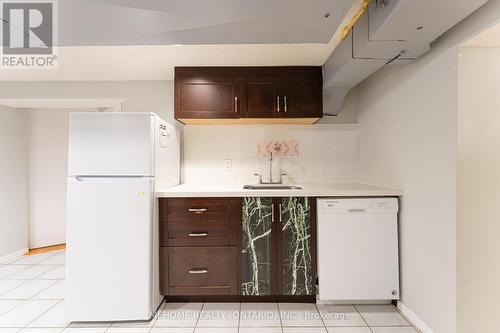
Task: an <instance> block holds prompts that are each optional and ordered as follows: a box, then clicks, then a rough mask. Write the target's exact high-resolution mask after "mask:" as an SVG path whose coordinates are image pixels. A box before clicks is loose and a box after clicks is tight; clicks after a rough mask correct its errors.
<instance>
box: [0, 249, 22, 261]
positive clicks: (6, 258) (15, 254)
mask: <svg viewBox="0 0 500 333" xmlns="http://www.w3.org/2000/svg"><path fill="white" fill-rule="evenodd" d="M27 252H28V248H24V249H21V250H17V251H14V252H12V253H9V254H6V255H4V256H1V257H0V262H8V261H9V260H10V259H16V258H19V257H22V256H23V255H25V254H26V253H27Z"/></svg>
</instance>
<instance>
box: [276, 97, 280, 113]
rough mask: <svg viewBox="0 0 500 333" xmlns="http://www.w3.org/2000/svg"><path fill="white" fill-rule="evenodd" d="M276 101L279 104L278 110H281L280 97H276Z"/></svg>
mask: <svg viewBox="0 0 500 333" xmlns="http://www.w3.org/2000/svg"><path fill="white" fill-rule="evenodd" d="M276 101H277V104H278V112H280V97H279V96H278V97H276Z"/></svg>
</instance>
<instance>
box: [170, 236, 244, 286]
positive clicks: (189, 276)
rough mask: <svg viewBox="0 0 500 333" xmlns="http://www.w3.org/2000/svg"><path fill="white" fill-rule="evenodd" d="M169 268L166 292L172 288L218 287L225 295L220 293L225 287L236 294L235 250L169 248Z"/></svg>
mask: <svg viewBox="0 0 500 333" xmlns="http://www.w3.org/2000/svg"><path fill="white" fill-rule="evenodd" d="M168 267H169V270H168V281H169V290H170V288H174V287H175V288H192V287H217V288H219V289H220V292H222V294H227V292H225V291H223V290H224V289H226V288H229V289H231V293H234V294H237V290H236V289H237V287H236V285H237V281H238V278H237V275H238V270H237V249H236V247H233V246H221V247H171V248H169V249H168ZM213 290H216V289H213ZM214 292H215V291H214Z"/></svg>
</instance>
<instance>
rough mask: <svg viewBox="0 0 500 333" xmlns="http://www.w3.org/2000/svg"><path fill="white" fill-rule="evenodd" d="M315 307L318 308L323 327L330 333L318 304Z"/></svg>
mask: <svg viewBox="0 0 500 333" xmlns="http://www.w3.org/2000/svg"><path fill="white" fill-rule="evenodd" d="M314 307H315V308H316V311H318V315H319V319H320V320H321V322H322V323H323V327H324V328H325V331H326V332H328V328H327V327H326V323H325V321H324V320H323V315H322V314H321V311H319V309H318V304H316V303H314Z"/></svg>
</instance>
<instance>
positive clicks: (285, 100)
mask: <svg viewBox="0 0 500 333" xmlns="http://www.w3.org/2000/svg"><path fill="white" fill-rule="evenodd" d="M283 98H284V100H285V112H286V96H285V97H283Z"/></svg>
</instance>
